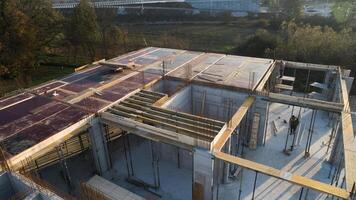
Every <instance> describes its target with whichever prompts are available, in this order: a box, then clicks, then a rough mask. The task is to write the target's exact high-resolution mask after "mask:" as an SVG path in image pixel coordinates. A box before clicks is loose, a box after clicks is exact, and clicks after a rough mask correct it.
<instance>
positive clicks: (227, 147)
mask: <svg viewBox="0 0 356 200" xmlns="http://www.w3.org/2000/svg"><path fill="white" fill-rule="evenodd" d="M231 139H232V138H231V137H230V138H229V139H228V140H227V141H226V144H225V147H224V149H225V151H224V152H226V153H228V154H231V144H232V142H231ZM223 165H224V171H223V183H228V182H229V174H230V163H228V162H224V164H223Z"/></svg>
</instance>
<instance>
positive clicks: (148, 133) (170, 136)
mask: <svg viewBox="0 0 356 200" xmlns="http://www.w3.org/2000/svg"><path fill="white" fill-rule="evenodd" d="M100 116H101V121H102V122H103V123H105V124H108V125H110V126H115V127H119V128H120V129H123V130H125V131H127V132H129V133H132V134H135V135H138V136H140V137H143V138H146V139H149V140H153V141H156V142H163V143H166V144H171V145H174V146H178V147H180V148H183V149H187V150H190V151H191V150H192V149H193V147H194V146H196V145H198V143H199V142H198V141H197V140H196V139H195V138H192V137H189V136H185V135H181V134H177V133H176V132H173V131H169V130H164V129H162V128H157V127H154V126H150V125H147V124H143V123H140V122H137V121H135V120H132V119H128V118H124V117H120V116H117V115H114V114H111V113H101V114H100ZM209 144H210V143H209Z"/></svg>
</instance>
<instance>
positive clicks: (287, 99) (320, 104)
mask: <svg viewBox="0 0 356 200" xmlns="http://www.w3.org/2000/svg"><path fill="white" fill-rule="evenodd" d="M266 97H267V99H266V100H267V101H271V102H276V103H282V104H287V105H294V106H300V107H306V108H312V109H318V110H324V111H328V112H336V113H340V112H341V111H342V110H343V107H344V105H343V104H341V103H336V102H328V101H322V100H317V99H309V98H304V97H296V96H290V95H285V94H278V93H269V94H268V95H267V96H266Z"/></svg>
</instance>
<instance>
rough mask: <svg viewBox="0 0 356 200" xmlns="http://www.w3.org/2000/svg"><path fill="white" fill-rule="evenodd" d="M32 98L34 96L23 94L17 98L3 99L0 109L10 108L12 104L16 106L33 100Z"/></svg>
mask: <svg viewBox="0 0 356 200" xmlns="http://www.w3.org/2000/svg"><path fill="white" fill-rule="evenodd" d="M31 97H33V95H32V94H30V93H21V94H18V95H16V96H13V97H9V98H4V99H1V100H0V109H1V108H3V107H6V106H10V105H12V104H16V103H18V102H20V101H23V100H25V99H28V98H31Z"/></svg>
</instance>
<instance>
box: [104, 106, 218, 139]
mask: <svg viewBox="0 0 356 200" xmlns="http://www.w3.org/2000/svg"><path fill="white" fill-rule="evenodd" d="M114 108H115V110H120V111H124V112H126V113H132V114H135V115H142V116H143V117H148V118H151V119H154V120H157V121H161V122H165V123H167V124H172V125H177V126H180V127H183V128H187V129H189V130H192V131H199V132H201V133H204V135H205V133H208V134H207V135H211V136H212V137H215V135H216V134H217V131H214V130H213V129H210V128H208V127H204V126H197V125H195V124H188V123H185V122H181V121H179V120H174V119H172V118H170V117H161V116H159V115H154V114H150V113H148V112H145V111H141V110H136V109H133V108H130V107H126V106H121V105H118V106H114ZM111 110H114V109H111Z"/></svg>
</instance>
